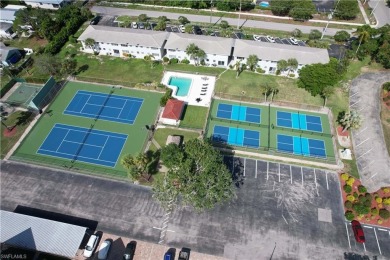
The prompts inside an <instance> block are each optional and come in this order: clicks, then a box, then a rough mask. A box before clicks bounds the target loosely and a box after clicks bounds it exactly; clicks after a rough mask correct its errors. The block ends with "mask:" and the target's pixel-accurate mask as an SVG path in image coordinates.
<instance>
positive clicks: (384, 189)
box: [382, 187, 390, 194]
mask: <svg viewBox="0 0 390 260" xmlns="http://www.w3.org/2000/svg"><path fill="white" fill-rule="evenodd" d="M382 190H383V192H384V193H386V194H387V193H389V192H390V188H389V187H386V188H382Z"/></svg>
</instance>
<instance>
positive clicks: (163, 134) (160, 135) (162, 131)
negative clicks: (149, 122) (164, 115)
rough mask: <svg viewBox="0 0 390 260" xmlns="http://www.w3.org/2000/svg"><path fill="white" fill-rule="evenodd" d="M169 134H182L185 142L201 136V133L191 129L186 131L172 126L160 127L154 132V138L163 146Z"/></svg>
mask: <svg viewBox="0 0 390 260" xmlns="http://www.w3.org/2000/svg"><path fill="white" fill-rule="evenodd" d="M168 135H181V136H183V138H184V139H183V141H184V142H186V141H188V140H191V139H194V138H198V137H199V134H198V133H196V132H190V131H184V130H180V129H172V128H159V129H157V131H156V133H155V134H154V139H155V140H156V141H157V143H158V144H159V145H160V146H161V147H164V146H165V143H166V141H167V138H168Z"/></svg>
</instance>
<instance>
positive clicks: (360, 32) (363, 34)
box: [353, 25, 371, 53]
mask: <svg viewBox="0 0 390 260" xmlns="http://www.w3.org/2000/svg"><path fill="white" fill-rule="evenodd" d="M353 34H355V35H357V36H358V39H359V46H358V47H357V49H356V53H357V52H358V51H359V48H360V45H361V44H362V43H364V42H366V41H367V40H368V39H370V37H371V28H370V26H369V25H364V26H360V27H359V28H357V30H356V32H354V33H353Z"/></svg>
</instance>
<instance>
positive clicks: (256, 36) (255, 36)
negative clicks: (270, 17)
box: [253, 34, 261, 42]
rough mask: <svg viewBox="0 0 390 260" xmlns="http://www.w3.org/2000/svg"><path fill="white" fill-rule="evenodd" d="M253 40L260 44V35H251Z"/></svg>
mask: <svg viewBox="0 0 390 260" xmlns="http://www.w3.org/2000/svg"><path fill="white" fill-rule="evenodd" d="M253 40H255V41H257V42H260V41H261V40H260V35H256V34H254V35H253Z"/></svg>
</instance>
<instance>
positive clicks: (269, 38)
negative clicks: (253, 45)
mask: <svg viewBox="0 0 390 260" xmlns="http://www.w3.org/2000/svg"><path fill="white" fill-rule="evenodd" d="M265 38H267V40H268V41H269V42H275V39H274V37H272V36H269V35H267V36H265Z"/></svg>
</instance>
